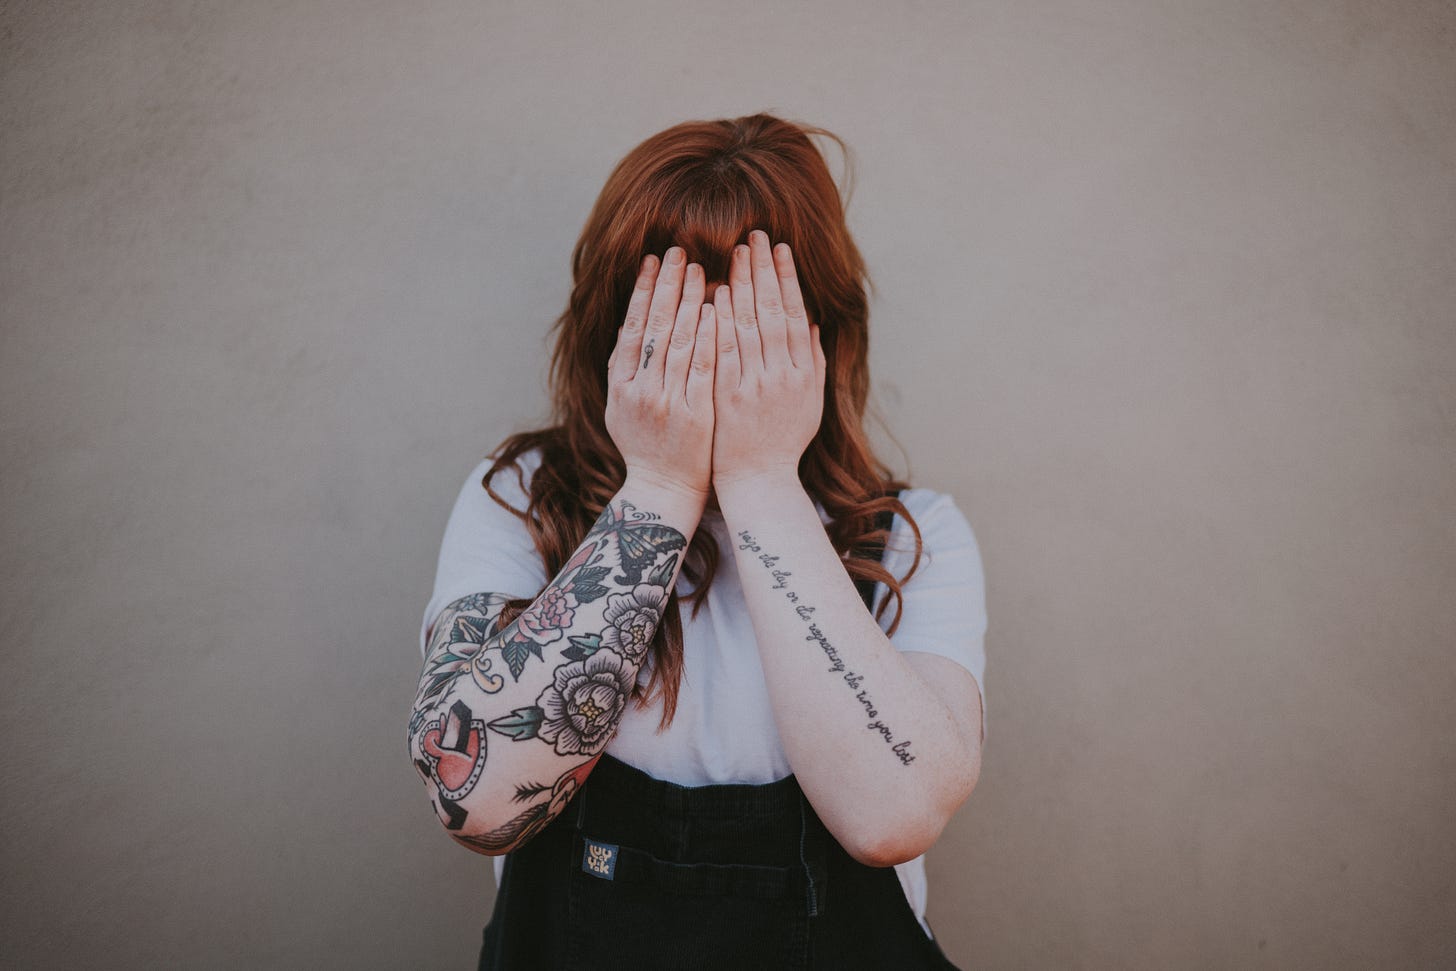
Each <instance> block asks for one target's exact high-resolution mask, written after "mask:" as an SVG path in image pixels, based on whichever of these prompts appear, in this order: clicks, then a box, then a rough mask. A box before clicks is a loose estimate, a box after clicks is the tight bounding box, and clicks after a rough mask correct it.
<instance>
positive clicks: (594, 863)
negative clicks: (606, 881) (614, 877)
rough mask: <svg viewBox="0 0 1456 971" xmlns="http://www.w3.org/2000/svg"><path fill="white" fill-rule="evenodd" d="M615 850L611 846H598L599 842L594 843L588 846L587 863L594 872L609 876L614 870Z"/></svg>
mask: <svg viewBox="0 0 1456 971" xmlns="http://www.w3.org/2000/svg"><path fill="white" fill-rule="evenodd" d="M613 852H615V851H614V850H613V849H612V848H611V847H607V846H598V845H597V844H595V843H592V844H590V845H588V846H587V848H586V854H587V857H586V865H587V866H588V867H590V868H591V869H592V871H593V872H595V873H600V874H601V875H602V876H607V875H608V874H610V873H611V872H612V853H613Z"/></svg>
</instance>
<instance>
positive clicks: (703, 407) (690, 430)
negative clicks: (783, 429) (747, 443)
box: [606, 246, 716, 511]
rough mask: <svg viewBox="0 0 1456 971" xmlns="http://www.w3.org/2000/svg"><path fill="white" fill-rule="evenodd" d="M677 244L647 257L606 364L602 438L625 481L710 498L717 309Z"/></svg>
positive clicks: (697, 498)
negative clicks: (613, 450)
mask: <svg viewBox="0 0 1456 971" xmlns="http://www.w3.org/2000/svg"><path fill="white" fill-rule="evenodd" d="M684 263H685V258H684V254H683V250H682V248H681V247H677V246H674V247H672V248H670V249H669V250H668V251H667V257H666V261H665V262H664V263H662V264H661V265H660V269H661V272H660V273H659V272H658V271H659V263H658V260H657V257H655V256H651V255H649V256H647V257H646V258H644V259H643V261H642V268H641V271H640V272H639V273H638V275H637V285H636V287H635V288H634V289H633V290H632V298H631V300H630V301H629V302H628V304H627V316H626V319H625V320H624V321H623V323H622V326H621V327H620V328H619V329H618V331H617V344H616V347H614V348H613V350H612V356H611V358H610V359H609V360H608V361H607V413H606V425H607V434H609V435H610V436H611V437H612V441H613V442H615V443H616V445H617V449H618V451H620V452H621V453H622V459H623V460H624V461H625V463H626V465H627V477H628V478H629V479H632V480H634V481H637V482H641V483H643V484H647V485H652V486H656V487H662V488H667V489H671V490H672V491H674V492H677V493H679V494H681V495H683V496H686V497H688V498H691V499H693V500H694V501H695V502H697V503H698V504H699V506H698V508H699V510H700V511H701V509H702V504H703V503H705V502H706V501H707V497H708V489H709V486H710V485H711V482H712V462H713V366H714V356H715V353H716V347H715V345H716V327H715V326H714V324H715V314H714V307H713V306H712V305H711V304H706V305H705V304H704V303H703V291H704V287H705V281H704V279H703V268H702V267H701V266H699V265H698V264H696V263H692V264H688V265H686V266H684Z"/></svg>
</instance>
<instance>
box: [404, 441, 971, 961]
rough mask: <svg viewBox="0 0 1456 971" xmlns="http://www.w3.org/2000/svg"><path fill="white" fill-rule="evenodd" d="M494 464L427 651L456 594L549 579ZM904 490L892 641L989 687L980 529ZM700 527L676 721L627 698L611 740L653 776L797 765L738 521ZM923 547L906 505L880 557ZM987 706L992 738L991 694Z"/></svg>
mask: <svg viewBox="0 0 1456 971" xmlns="http://www.w3.org/2000/svg"><path fill="white" fill-rule="evenodd" d="M539 461H540V455H539V452H537V451H534V450H533V451H531V452H528V453H526V454H525V455H524V456H523V457H522V461H521V465H522V467H523V469H524V471H525V477H526V481H527V483H528V484H529V482H530V476H531V473H532V472H533V471H534V470H535V468H536V466H537V464H538V463H539ZM490 466H491V462H490V460H488V459H487V460H484V461H482V462H480V463H479V464H478V465H477V466H476V467H475V468H474V469H473V470H472V471H471V472H470V474H469V475H468V476H466V479H465V484H464V486H463V487H462V488H461V490H460V495H459V497H458V498H457V499H456V501H455V506H454V509H453V510H452V511H451V513H450V519H449V522H448V524H447V525H446V527H445V536H444V540H443V541H442V543H441V545H440V556H439V562H438V565H437V568H436V574H435V588H434V594H433V595H432V596H431V597H430V601H429V604H428V605H427V606H426V607H425V612H424V617H423V619H422V621H421V624H420V643H419V648H420V653H421V656H422V657H423V655H424V652H425V650H426V649H427V646H428V643H427V640H426V634H427V632H428V630H429V627H430V625H431V623H433V621H434V620H435V617H436V615H438V613H439V612H440V611H441V610H442V609H444V607H445V606H446V605H447V604H449V603H451V602H452V601H454V600H456V599H458V598H460V597H463V596H465V595H466V594H470V593H482V592H491V593H502V594H508V595H510V596H514V597H531V596H535V595H536V593H537V592H539V591H540V590H541V589H542V587H544V586H545V585H546V583H547V581H548V580H549V579H550V577H548V576H546V571H545V567H544V565H543V564H542V562H541V557H540V554H538V553H537V552H536V548H535V545H534V544H533V543H532V542H531V538H530V535H529V534H528V533H527V531H526V525H525V523H523V522H522V521H521V520H519V519H517V518H516V517H515V516H513V515H511V514H510V513H508V512H507V511H506V510H504V509H502V508H501V507H500V506H499V505H497V504H496V502H495V500H494V499H492V498H491V497H490V496H489V495H488V494H487V493H486V491H485V489H484V488H483V487H482V486H481V484H480V480H481V477H482V476H484V475H485V472H486V470H487V469H489V468H490ZM491 486H492V488H494V489H495V491H496V492H497V493H499V494H500V495H501V497H502V498H504V499H505V500H506V501H507V502H509V503H510V504H511V505H512V506H514V507H516V508H517V509H521V510H524V509H525V508H526V505H527V498H526V494H525V493H524V492H523V491H522V490H521V488H520V487H519V485H518V484H517V481H516V473H515V470H514V469H511V468H506V469H503V470H502V471H501V472H499V473H497V474H496V476H495V478H494V479H492V480H491ZM900 501H901V502H903V503H904V504H905V507H906V508H907V509H908V510H909V511H910V514H911V515H912V516H914V517H915V522H916V523H917V525H919V527H920V534H921V539H922V541H923V543H924V547H923V550H922V560H921V563H920V567H919V569H918V570H917V571H916V572H915V575H914V576H913V577H911V578H910V580H909V581H908V582H906V583H904V584H902V590H901V592H902V594H903V596H904V615H903V616H902V618H901V620H900V626H899V628H898V629H897V630H896V631H895V633H894V635H893V636H892V637H891V638H890V641H891V643H892V644H893V645H894V646H895V648H896V649H898V650H900V651H927V652H929V653H931V654H939V655H942V656H944V657H948V658H950V659H951V660H953V661H956V662H958V663H959V664H961V665H962V666H964V667H965V668H966V670H968V671H970V672H971V674H973V675H975V677H976V682H977V683H978V684H982V685H984V683H985V681H984V672H985V666H986V655H985V647H984V639H985V632H986V603H985V579H984V575H983V573H982V565H981V554H980V549H979V547H978V545H977V543H976V537H975V534H974V533H973V532H972V531H971V527H970V524H969V523H968V522H967V521H966V518H965V516H964V515H962V514H961V511H960V509H959V508H957V507H956V504H955V501H954V500H953V499H952V498H951V497H950V496H949V495H947V494H945V493H940V492H934V491H932V490H930V489H906V490H905V491H903V492H902V493H901V494H900ZM815 505H816V506H817V507H818V509H819V516H820V519H822V520H823V521H825V522H828V521H829V516H828V514H826V513H825V511H824V507H823V506H822V505H821V504H819V503H817V502H816V503H815ZM698 529H699V530H708V531H711V532H712V533H713V535H714V536H716V537H717V538H718V543H719V548H720V549H721V551H722V553H721V559H720V560H719V568H718V572H717V575H716V576H715V577H714V580H713V583H712V585H711V586H710V587H709V589H708V598H707V602H706V603H705V604H704V605H703V607H702V609H701V610H700V611H699V612H698V614H697V616H696V617H693V616H692V611H691V610H687V609H684V610H683V611H681V617H682V626H683V679H682V687H681V689H680V692H679V695H678V706H677V712H676V714H675V716H674V718H673V722H672V725H671V726H670V727H669V728H668V729H667V730H666V731H664V732H663V733H662V734H660V735H659V734H657V733H656V729H657V724H658V719H659V717H660V716H661V713H662V711H661V707H660V702H659V704H658V705H656V706H653V707H652V708H649V709H647V710H641V709H638V708H637V707H636V706H635V705H628V706H627V709H626V712H625V713H624V714H623V716H622V721H621V723H620V725H619V727H618V730H617V734H616V735H615V736H614V737H613V738H612V740H611V741H610V742H608V743H607V746H606V751H607V752H608V753H610V754H611V755H612V756H613V757H614V758H617V759H620V760H622V761H623V762H626V763H627V764H628V765H631V766H635V767H636V768H638V769H641V770H642V771H643V772H646V773H647V774H648V775H650V776H652V777H653V778H656V779H664V780H667V781H669V782H675V783H677V784H679V785H685V786H700V785H710V784H714V783H751V784H761V783H766V782H773V781H775V780H777V779H782V778H784V777H785V776H787V775H789V774H790V773H791V772H792V771H793V770H792V769H791V768H790V766H789V762H788V759H787V757H786V756H785V754H784V748H783V744H782V742H781V740H780V738H779V734H778V731H777V729H776V727H775V723H774V717H773V709H772V707H771V705H770V703H769V696H768V686H767V684H766V683H765V680H764V674H763V667H762V665H761V664H760V662H759V655H758V651H757V649H756V646H755V637H754V632H753V626H752V623H751V621H750V619H749V616H748V610H747V609H746V607H745V604H744V599H743V589H742V587H741V586H740V583H739V578H738V571H737V569H736V568H735V565H734V560H733V549H732V546H731V545H730V541H729V535H728V530H727V527H726V526H725V524H724V522H723V517H722V515H721V514H720V513H718V512H715V511H709V512H707V513H705V515H704V517H703V520H702V522H701V523H700V524H699V526H698ZM914 550H915V538H914V535H913V534H912V533H911V532H910V528H909V526H907V525H906V524H905V522H904V520H902V519H901V518H900V517H899V516H896V517H895V520H894V525H893V527H892V528H891V536H890V541H889V543H888V544H887V546H886V549H885V553H884V557H883V560H882V562H883V563H884V565H885V568H886V569H888V570H889V571H890V573H891V575H893V576H895V577H897V578H899V577H903V576H904V575H905V572H906V571H907V570H908V569H909V568H910V562H911V560H912V559H913V558H914ZM676 589H677V590H678V593H679V595H683V594H687V593H691V592H692V590H693V586H692V582H691V581H690V580H689V579H688V578H687V577H686V576H679V578H678V582H677V587H676ZM885 593H886V587H885V585H884V584H883V583H877V584H876V585H875V604H876V606H878V605H879V603H880V601H881V599H883V597H884V596H885ZM894 614H895V607H894V605H893V604H892V605H891V606H890V607H889V608H887V609H886V611H885V614H884V616H883V617H882V618H881V619H880V626H881V629H886V630H887V629H888V628H889V626H890V621H891V620H892V619H893V618H894ZM650 666H651V655H650V654H649V655H648V661H647V662H646V663H644V665H643V668H642V670H641V671H640V672H639V675H638V678H639V681H640V682H642V683H644V684H645V683H646V681H647V677H648V674H649V672H650ZM983 692H984V689H983ZM981 712H982V720H981V732H982V736H983V737H984V735H985V725H986V721H985V695H984V693H983V694H982V706H981ZM753 725H757V726H761V728H762V730H761V731H759V732H752V731H745V726H753ZM493 862H494V863H495V875H496V884H497V886H499V884H500V878H501V870H502V868H503V867H504V865H505V857H503V856H498V857H496V858H495V860H494V861H493ZM895 870H896V874H897V876H899V878H900V884H901V886H902V887H903V888H904V890H905V896H906V899H907V900H908V901H909V902H910V907H911V910H913V911H914V913H915V916H916V918H917V919H918V920H919V921H920V924H921V926H922V927H923V928H925V931H926V933H927V934H929V933H930V929H929V926H928V925H927V924H926V923H925V898H926V880H925V857H924V855H923V854H922V855H921V856H917V857H916V858H915V859H913V860H909V861H907V862H905V863H901V864H898V865H897V866H896V867H895Z"/></svg>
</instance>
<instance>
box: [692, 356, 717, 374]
mask: <svg viewBox="0 0 1456 971" xmlns="http://www.w3.org/2000/svg"><path fill="white" fill-rule="evenodd" d="M692 369H693V373H694V374H712V373H713V362H712V361H710V360H708V359H707V358H706V357H694V358H693V363H692Z"/></svg>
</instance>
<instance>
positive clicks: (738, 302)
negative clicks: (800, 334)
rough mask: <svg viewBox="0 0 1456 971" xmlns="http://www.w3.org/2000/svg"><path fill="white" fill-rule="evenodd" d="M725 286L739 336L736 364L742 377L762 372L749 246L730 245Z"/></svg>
mask: <svg viewBox="0 0 1456 971" xmlns="http://www.w3.org/2000/svg"><path fill="white" fill-rule="evenodd" d="M728 287H729V290H730V291H731V293H732V297H733V333H734V335H735V336H736V337H737V338H738V366H739V368H740V369H741V373H740V377H739V380H740V383H741V381H742V379H743V378H746V377H749V376H751V375H754V374H760V373H762V372H763V345H762V343H760V341H759V339H758V316H757V314H756V313H755V310H754V306H753V270H752V269H751V268H750V267H749V265H748V247H747V246H744V245H742V244H741V243H740V244H739V245H737V246H735V247H733V260H732V262H731V264H730V265H729V267H728Z"/></svg>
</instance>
